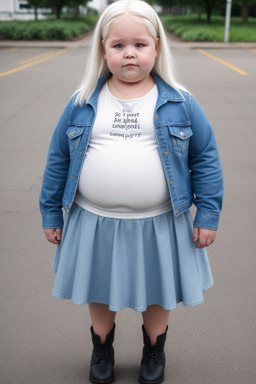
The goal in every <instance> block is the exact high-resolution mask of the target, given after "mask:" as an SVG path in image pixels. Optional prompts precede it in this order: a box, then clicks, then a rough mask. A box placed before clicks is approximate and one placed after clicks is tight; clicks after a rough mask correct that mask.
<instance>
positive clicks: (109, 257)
mask: <svg viewBox="0 0 256 384" xmlns="http://www.w3.org/2000/svg"><path fill="white" fill-rule="evenodd" d="M53 271H54V272H55V273H56V279H55V284H54V289H53V296H56V297H59V298H62V299H71V300H72V302H73V303H75V304H80V305H83V304H87V303H90V302H92V303H102V304H107V305H109V309H110V310H111V311H120V310H121V309H123V308H132V309H134V310H136V311H139V312H143V311H145V310H146V309H147V307H148V306H149V305H152V304H158V305H160V306H161V307H162V308H164V309H166V310H169V309H174V308H176V306H177V304H178V303H179V302H183V304H184V305H186V306H195V305H197V304H200V303H202V302H203V295H202V292H203V291H204V290H206V289H208V288H210V287H211V286H212V285H213V278H212V274H211V269H210V265H209V261H208V257H207V253H206V250H205V249H198V248H196V247H195V245H194V242H193V221H192V217H191V214H190V212H189V211H187V212H186V213H184V214H183V215H181V216H179V217H177V218H175V217H174V216H173V214H172V213H171V212H170V213H165V214H162V215H159V216H156V217H152V218H147V219H111V218H106V217H102V216H98V215H95V214H93V213H91V212H88V211H86V210H84V209H82V208H81V207H80V206H78V205H77V204H73V207H72V209H71V212H70V213H69V214H68V215H67V216H66V217H65V223H64V228H63V232H62V240H61V244H60V245H58V246H57V248H56V253H55V259H54V262H53Z"/></svg>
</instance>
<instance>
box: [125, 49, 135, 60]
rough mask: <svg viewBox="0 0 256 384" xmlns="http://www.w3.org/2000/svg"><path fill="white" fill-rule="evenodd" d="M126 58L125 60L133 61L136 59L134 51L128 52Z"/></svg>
mask: <svg viewBox="0 0 256 384" xmlns="http://www.w3.org/2000/svg"><path fill="white" fill-rule="evenodd" d="M124 57H125V59H133V58H134V57H135V53H134V52H133V51H132V50H129V51H126V52H125V54H124Z"/></svg>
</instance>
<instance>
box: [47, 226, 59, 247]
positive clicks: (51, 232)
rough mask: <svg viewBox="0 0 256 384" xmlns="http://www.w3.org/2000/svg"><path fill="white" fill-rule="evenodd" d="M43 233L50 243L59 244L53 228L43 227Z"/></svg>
mask: <svg viewBox="0 0 256 384" xmlns="http://www.w3.org/2000/svg"><path fill="white" fill-rule="evenodd" d="M44 234H45V237H46V239H47V240H48V241H49V242H50V243H52V244H59V241H57V240H56V237H55V229H52V228H45V229H44Z"/></svg>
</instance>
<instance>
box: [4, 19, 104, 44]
mask: <svg viewBox="0 0 256 384" xmlns="http://www.w3.org/2000/svg"><path fill="white" fill-rule="evenodd" d="M97 19H98V18H97V16H93V15H90V16H83V17H79V18H63V19H60V20H56V19H48V20H37V21H18V20H17V21H1V22H0V40H8V39H9V40H72V39H73V38H75V37H78V36H80V35H81V34H82V33H84V32H86V31H90V30H91V29H92V28H93V27H94V25H95V23H96V21H97Z"/></svg>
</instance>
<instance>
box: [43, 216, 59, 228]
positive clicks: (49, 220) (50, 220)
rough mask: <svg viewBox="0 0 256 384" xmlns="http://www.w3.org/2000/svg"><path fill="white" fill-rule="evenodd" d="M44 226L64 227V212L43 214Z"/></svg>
mask: <svg viewBox="0 0 256 384" xmlns="http://www.w3.org/2000/svg"><path fill="white" fill-rule="evenodd" d="M42 228H54V229H56V228H63V214H62V213H61V214H55V213H53V214H47V215H42Z"/></svg>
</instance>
